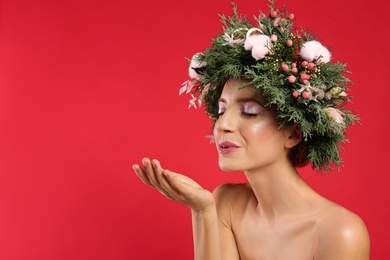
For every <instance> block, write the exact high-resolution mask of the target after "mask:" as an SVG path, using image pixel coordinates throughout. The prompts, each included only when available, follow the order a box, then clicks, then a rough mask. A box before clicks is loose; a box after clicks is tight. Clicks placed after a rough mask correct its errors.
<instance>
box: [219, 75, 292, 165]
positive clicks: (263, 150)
mask: <svg viewBox="0 0 390 260" xmlns="http://www.w3.org/2000/svg"><path fill="white" fill-rule="evenodd" d="M242 83H243V81H240V80H230V81H228V82H227V83H226V84H225V86H224V89H223V91H222V94H221V97H220V99H219V103H218V107H219V111H218V113H219V118H218V120H217V122H216V124H215V128H214V139H215V142H216V145H217V150H218V152H219V167H220V168H221V169H222V170H224V171H232V172H236V171H250V170H256V169H262V168H267V167H272V166H274V165H276V164H277V163H280V162H281V161H283V160H284V161H288V159H287V152H288V151H287V149H286V148H285V134H284V130H283V129H278V122H277V119H276V113H275V111H274V110H273V109H271V108H269V107H267V108H265V107H264V104H265V100H264V97H263V95H262V94H261V92H260V91H255V88H254V87H253V86H247V87H245V88H243V89H241V90H239V91H237V90H236V88H237V87H238V86H240V85H241V84H242Z"/></svg>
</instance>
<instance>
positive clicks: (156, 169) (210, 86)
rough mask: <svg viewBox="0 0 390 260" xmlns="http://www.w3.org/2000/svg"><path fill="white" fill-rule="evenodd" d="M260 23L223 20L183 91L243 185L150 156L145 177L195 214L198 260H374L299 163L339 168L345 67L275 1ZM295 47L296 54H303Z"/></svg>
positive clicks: (351, 223)
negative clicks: (217, 182)
mask: <svg viewBox="0 0 390 260" xmlns="http://www.w3.org/2000/svg"><path fill="white" fill-rule="evenodd" d="M270 7H271V12H270V15H269V16H266V15H264V14H262V15H261V16H260V18H259V19H258V20H256V21H257V22H258V24H257V25H256V26H255V27H253V26H252V24H251V23H249V22H248V21H246V20H245V19H244V18H241V17H240V16H239V15H238V14H237V12H236V8H235V7H234V8H233V10H234V16H233V17H231V18H229V19H227V18H225V17H223V16H222V21H223V22H224V28H225V32H224V34H222V35H220V36H219V37H217V38H215V39H214V41H213V44H212V46H211V47H210V48H208V49H206V51H205V53H204V54H196V55H195V56H194V58H193V59H192V61H191V65H190V76H191V78H192V79H191V80H189V81H187V82H186V83H185V84H184V86H183V89H182V90H181V92H185V91H187V92H192V95H193V99H192V100H191V102H190V105H192V106H195V107H196V105H197V104H198V102H204V103H205V105H206V112H207V113H208V114H209V115H210V116H211V118H212V119H213V121H214V126H213V133H214V140H215V143H216V146H217V150H218V152H219V161H218V162H219V166H220V168H221V169H222V170H224V171H234V172H237V171H243V172H244V173H245V175H246V177H247V179H248V183H245V184H224V185H221V186H219V187H217V188H216V189H215V191H214V192H213V193H211V192H209V191H208V190H205V189H203V188H202V187H201V186H200V185H199V184H197V183H195V182H194V181H193V180H191V179H189V178H187V177H185V176H183V175H181V174H178V173H174V172H171V171H169V170H167V169H164V168H162V166H161V165H160V163H159V161H158V160H150V159H148V158H144V159H143V160H142V164H143V167H141V166H139V165H134V166H133V169H134V171H135V172H136V174H137V175H138V177H140V178H141V180H142V181H143V182H144V183H145V184H147V185H149V186H151V187H153V188H155V189H157V190H158V191H160V192H161V193H162V194H164V195H165V196H166V197H167V198H169V199H172V200H175V201H177V202H180V203H182V204H184V205H186V206H188V207H189V208H190V209H191V211H192V219H193V234H194V244H195V258H196V259H213V260H215V259H332V260H335V259H336V260H337V259H369V237H368V232H367V229H366V227H365V225H364V223H363V221H362V220H361V219H360V218H359V217H358V216H357V215H355V214H354V213H352V212H350V211H348V210H346V209H344V208H343V207H341V206H339V205H337V204H335V203H333V202H331V201H329V200H327V199H325V198H323V197H321V196H320V195H319V194H317V193H316V192H315V191H314V190H312V189H311V188H310V187H309V186H308V185H307V184H306V183H305V182H304V181H303V180H302V179H301V177H300V176H299V174H298V173H297V171H296V169H295V167H297V166H302V165H305V164H307V163H309V162H310V163H312V165H313V167H314V168H315V169H317V170H318V171H327V170H328V169H329V168H330V167H331V165H336V166H339V165H340V163H341V159H340V156H339V153H338V144H339V143H340V142H342V141H344V130H345V128H346V127H348V125H349V124H351V123H353V122H354V121H355V120H356V119H357V118H356V117H355V116H354V115H353V114H352V113H351V112H350V111H348V110H345V109H344V108H343V106H342V104H343V102H345V101H347V100H348V99H347V95H346V92H345V91H344V90H346V89H347V87H346V83H348V81H349V80H348V79H347V78H346V77H345V76H344V75H343V72H344V65H342V64H340V63H336V64H332V63H330V53H329V51H328V50H327V49H326V48H325V47H324V46H322V45H321V44H320V43H319V42H317V41H315V40H314V39H313V38H312V37H311V36H310V35H309V34H308V33H306V32H305V33H303V34H302V35H301V34H298V33H296V34H292V33H293V31H292V30H293V26H292V25H293V22H292V21H293V19H294V17H293V15H292V14H288V13H286V12H285V11H282V12H280V11H278V10H275V8H274V2H271V5H270ZM298 51H299V52H298Z"/></svg>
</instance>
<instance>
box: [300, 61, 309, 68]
mask: <svg viewBox="0 0 390 260" xmlns="http://www.w3.org/2000/svg"><path fill="white" fill-rule="evenodd" d="M307 64H309V63H308V62H307V61H305V60H304V61H302V63H301V65H302V67H306V66H307Z"/></svg>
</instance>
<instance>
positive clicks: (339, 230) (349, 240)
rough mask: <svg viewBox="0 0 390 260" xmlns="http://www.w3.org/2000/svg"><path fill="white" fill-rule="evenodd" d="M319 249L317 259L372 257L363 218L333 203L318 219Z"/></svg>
mask: <svg viewBox="0 0 390 260" xmlns="http://www.w3.org/2000/svg"><path fill="white" fill-rule="evenodd" d="M318 236H319V243H318V248H317V249H318V250H317V254H316V258H315V259H335V260H337V259H356V260H359V259H361V260H365V259H369V257H370V239H369V235H368V231H367V227H366V225H365V224H364V222H363V220H362V219H361V218H360V217H359V216H358V215H356V214H355V213H353V212H351V211H349V210H347V209H345V208H343V207H341V206H340V205H337V204H334V203H331V204H329V206H327V207H326V208H325V210H324V212H323V213H322V214H321V217H320V219H319V221H318Z"/></svg>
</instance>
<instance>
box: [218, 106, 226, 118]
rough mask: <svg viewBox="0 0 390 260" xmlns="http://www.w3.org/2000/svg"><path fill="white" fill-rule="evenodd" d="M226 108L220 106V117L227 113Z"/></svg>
mask: <svg viewBox="0 0 390 260" xmlns="http://www.w3.org/2000/svg"><path fill="white" fill-rule="evenodd" d="M225 111H226V109H225V108H218V117H220V116H222V115H223V113H225Z"/></svg>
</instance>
